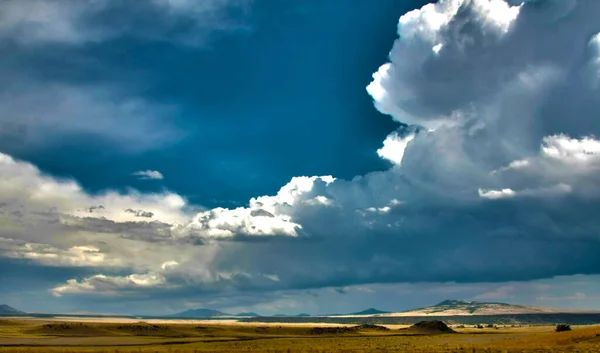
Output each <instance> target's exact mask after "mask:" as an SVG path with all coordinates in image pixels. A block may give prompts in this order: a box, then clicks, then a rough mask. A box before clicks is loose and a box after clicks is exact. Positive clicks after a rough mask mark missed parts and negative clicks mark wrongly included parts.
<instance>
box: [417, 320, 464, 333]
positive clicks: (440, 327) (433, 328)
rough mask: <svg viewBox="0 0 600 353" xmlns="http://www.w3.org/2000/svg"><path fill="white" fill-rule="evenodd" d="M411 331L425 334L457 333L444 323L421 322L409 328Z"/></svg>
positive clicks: (435, 321)
mask: <svg viewBox="0 0 600 353" xmlns="http://www.w3.org/2000/svg"><path fill="white" fill-rule="evenodd" d="M408 330H409V331H416V332H425V333H430V334H431V333H455V332H456V331H454V330H453V329H451V328H450V327H448V325H446V323H445V322H443V321H437V320H433V321H420V322H417V323H416V324H414V325H412V326H411V327H409V328H408Z"/></svg>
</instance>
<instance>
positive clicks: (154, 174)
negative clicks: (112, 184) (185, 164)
mask: <svg viewBox="0 0 600 353" xmlns="http://www.w3.org/2000/svg"><path fill="white" fill-rule="evenodd" d="M133 175H136V176H138V177H139V178H140V179H142V180H162V179H164V178H165V177H164V176H163V175H162V173H161V172H159V171H158V170H140V171H137V172H135V173H133Z"/></svg>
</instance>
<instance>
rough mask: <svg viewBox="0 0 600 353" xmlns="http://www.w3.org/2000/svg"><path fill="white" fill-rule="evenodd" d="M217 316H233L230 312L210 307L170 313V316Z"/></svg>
mask: <svg viewBox="0 0 600 353" xmlns="http://www.w3.org/2000/svg"><path fill="white" fill-rule="evenodd" d="M218 316H233V315H231V314H227V313H224V312H221V311H218V310H212V309H190V310H186V311H183V312H180V313H178V314H175V315H171V317H186V318H195V317H218Z"/></svg>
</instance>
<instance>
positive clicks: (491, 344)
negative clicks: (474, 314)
mask: <svg viewBox="0 0 600 353" xmlns="http://www.w3.org/2000/svg"><path fill="white" fill-rule="evenodd" d="M313 327H314V325H306V326H300V325H286V324H280V325H277V324H275V325H273V324H270V325H263V324H260V323H256V324H253V325H247V324H244V325H236V324H232V323H228V324H222V323H221V324H219V323H217V324H215V323H212V324H211V323H201V324H200V323H194V324H189V323H185V324H184V323H177V324H164V323H160V324H158V323H135V322H127V323H123V322H119V323H108V322H89V321H86V322H79V323H77V322H65V321H62V322H59V321H44V320H20V319H11V320H5V319H0V353H5V352H19V353H25V352H27V353H45V352H48V353H66V352H89V353H100V352H103V353H142V352H147V353H150V352H152V353H167V352H169V353H184V352H196V353H201V352H256V353H263V352H271V353H284V352H290V353H292V352H297V353H308V352H311V353H321V352H338V353H341V352H357V353H358V352H365V353H366V352H390V353H391V352H531V353H533V352H536V353H537V352H600V326H587V327H586V326H581V327H574V329H573V331H569V332H560V333H556V332H554V327H550V326H535V327H518V328H499V329H493V328H490V329H474V328H464V329H456V330H457V331H458V333H456V334H440V335H413V334H407V333H409V332H410V331H406V330H404V331H403V330H398V329H396V328H393V329H392V330H389V331H380V330H360V331H358V332H349V333H341V334H319V335H315V334H311V332H315V331H314V330H312V331H311V328H313ZM325 332H331V331H330V330H329V331H327V330H326V331H325ZM340 332H343V330H340Z"/></svg>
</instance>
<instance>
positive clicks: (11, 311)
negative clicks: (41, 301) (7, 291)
mask: <svg viewBox="0 0 600 353" xmlns="http://www.w3.org/2000/svg"><path fill="white" fill-rule="evenodd" d="M23 314H26V313H25V312H23V311H20V310H17V309H15V308H13V307H10V306H8V305H6V304H0V315H23Z"/></svg>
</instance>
